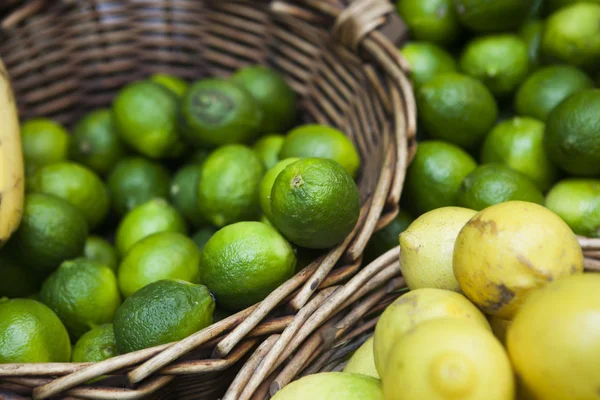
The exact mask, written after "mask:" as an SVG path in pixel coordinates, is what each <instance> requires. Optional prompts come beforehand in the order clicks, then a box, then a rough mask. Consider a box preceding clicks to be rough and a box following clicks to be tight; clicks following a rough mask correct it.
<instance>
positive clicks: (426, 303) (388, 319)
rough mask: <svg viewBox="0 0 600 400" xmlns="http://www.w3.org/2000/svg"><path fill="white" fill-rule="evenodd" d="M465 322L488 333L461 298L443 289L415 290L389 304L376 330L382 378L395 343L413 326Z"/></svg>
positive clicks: (479, 315) (476, 313)
mask: <svg viewBox="0 0 600 400" xmlns="http://www.w3.org/2000/svg"><path fill="white" fill-rule="evenodd" d="M443 317H452V318H458V319H466V320H468V321H470V322H471V323H473V324H475V326H477V327H478V328H479V329H481V330H483V329H487V330H491V328H490V325H489V323H488V321H487V319H486V318H485V316H484V315H483V314H482V313H481V312H480V311H479V310H478V309H477V307H475V306H474V305H473V304H472V303H471V302H469V300H467V299H466V297H464V296H463V295H461V294H459V293H456V292H453V291H450V290H442V289H432V288H424V289H415V290H411V291H410V292H408V293H406V294H404V295H402V296H401V297H400V298H398V299H397V300H396V301H394V302H393V303H392V304H391V305H389V306H388V307H387V308H386V309H385V311H384V312H383V314H382V315H381V317H380V318H379V321H378V322H377V326H376V327H375V342H374V351H375V365H376V366H377V371H378V372H379V376H384V375H385V373H386V371H385V370H386V366H387V363H388V357H389V356H390V354H392V353H391V350H392V348H393V346H394V344H395V343H396V342H397V341H398V340H400V339H401V338H402V336H404V335H405V334H406V333H407V332H409V331H411V330H414V328H415V327H416V326H418V325H419V324H421V323H423V322H424V321H429V320H432V319H437V318H443Z"/></svg>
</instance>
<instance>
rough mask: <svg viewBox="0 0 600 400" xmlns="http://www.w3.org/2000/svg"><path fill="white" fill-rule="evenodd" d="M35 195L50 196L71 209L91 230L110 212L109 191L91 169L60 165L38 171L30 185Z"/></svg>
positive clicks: (73, 164) (73, 165) (66, 164)
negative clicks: (65, 203)
mask: <svg viewBox="0 0 600 400" xmlns="http://www.w3.org/2000/svg"><path fill="white" fill-rule="evenodd" d="M30 185H31V186H30V189H31V190H32V191H34V192H37V193H45V194H51V195H54V196H56V197H60V198H61V199H64V200H66V201H68V202H69V203H71V204H72V205H74V206H75V207H76V208H77V209H78V210H79V211H81V212H82V213H83V215H84V216H85V218H86V220H87V223H88V226H89V228H90V230H93V229H95V228H96V227H97V226H98V225H100V224H101V223H102V222H103V221H104V219H105V218H106V216H107V215H108V211H109V208H110V199H109V197H108V189H107V188H106V186H105V185H104V182H102V180H101V179H100V178H99V177H98V176H97V175H96V174H95V173H94V172H93V171H91V170H90V169H88V168H86V167H84V166H82V165H79V164H76V163H73V162H60V163H56V164H51V165H46V166H44V167H42V168H39V169H38V170H37V171H36V173H35V174H34V176H33V177H32V181H31V183H30Z"/></svg>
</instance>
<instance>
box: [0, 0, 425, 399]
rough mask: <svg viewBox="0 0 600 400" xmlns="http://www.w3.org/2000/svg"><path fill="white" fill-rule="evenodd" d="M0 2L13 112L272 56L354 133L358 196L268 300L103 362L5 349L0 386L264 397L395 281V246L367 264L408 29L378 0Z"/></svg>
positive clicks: (92, 102)
mask: <svg viewBox="0 0 600 400" xmlns="http://www.w3.org/2000/svg"><path fill="white" fill-rule="evenodd" d="M2 4H3V8H0V13H3V14H2V15H3V17H2V20H1V21H0V30H1V31H0V57H2V58H3V60H4V61H5V63H6V65H7V68H8V71H9V74H10V75H11V78H12V81H13V85H14V89H15V92H16V95H17V99H18V102H19V109H20V113H21V117H22V118H24V119H26V118H31V117H36V116H46V117H51V118H55V119H56V120H58V121H61V122H63V123H65V124H67V126H72V125H73V123H74V122H75V121H76V120H77V119H78V118H79V117H81V115H82V114H83V113H85V112H87V111H89V110H90V109H92V108H95V107H100V106H106V105H108V104H110V101H111V99H112V98H113V96H114V95H115V93H116V91H117V90H118V89H119V88H120V87H121V86H123V85H124V84H126V83H128V82H130V81H133V80H136V79H140V78H143V77H145V76H148V75H149V74H151V73H155V72H166V73H173V74H176V75H179V76H181V77H183V78H187V79H189V80H194V79H198V78H200V77H204V76H227V75H228V74H230V73H231V72H232V71H233V70H235V69H237V68H239V67H241V66H243V65H248V64H268V65H270V66H272V67H273V68H275V69H277V70H279V71H280V72H281V73H282V74H283V75H284V76H285V78H286V80H287V81H288V82H289V84H290V85H291V86H292V87H293V88H294V90H295V91H296V92H297V93H298V94H299V97H300V99H301V101H300V107H301V114H302V119H303V120H304V121H306V122H309V121H311V122H318V123H324V124H329V125H332V126H336V127H338V128H340V129H341V130H343V131H344V132H346V133H347V134H348V136H349V137H350V138H351V139H352V141H353V142H354V143H355V145H356V146H357V148H358V149H359V152H360V155H361V158H362V170H361V174H360V177H359V179H358V185H359V190H360V193H361V204H362V207H361V214H360V219H359V222H358V224H357V226H356V228H355V230H354V231H353V232H352V233H351V234H350V235H349V236H348V238H347V239H346V240H345V241H344V242H343V243H342V244H340V245H338V246H337V247H335V248H333V249H331V250H330V251H329V252H328V253H327V254H326V255H323V256H321V257H320V258H319V259H317V260H316V261H315V262H313V263H312V264H310V265H309V266H307V267H306V268H305V269H303V270H302V271H300V272H299V273H298V274H297V275H296V276H294V277H293V278H292V279H290V280H289V281H288V282H286V283H285V284H283V285H282V286H281V287H279V288H278V289H277V290H275V291H274V292H273V293H272V294H271V295H270V296H269V297H268V298H267V299H265V300H264V301H263V302H262V303H260V304H257V305H255V306H252V307H250V308H248V309H246V310H244V311H241V312H239V313H237V314H236V315H233V316H231V317H229V318H227V319H225V320H222V321H220V322H218V323H216V324H213V325H212V326H210V327H209V328H207V329H205V330H203V331H201V332H198V333H196V334H194V335H192V336H190V337H189V338H187V339H185V340H183V341H181V342H178V343H174V344H167V345H163V346H159V347H156V348H151V349H146V350H142V351H138V352H135V353H130V354H125V355H122V356H118V357H115V358H112V359H109V360H106V361H104V362H100V363H95V364H73V363H65V364H19V365H0V398H3V396H4V395H3V394H2V393H11V394H10V395H7V396H8V397H9V398H19V397H18V396H31V395H33V397H35V398H38V399H43V398H48V397H54V396H57V397H61V398H65V397H71V398H73V397H76V398H86V399H99V398H111V399H137V398H143V397H151V398H156V399H161V398H164V399H170V398H181V399H216V398H218V397H219V396H221V395H222V394H223V393H225V391H226V390H227V394H226V395H225V397H224V398H226V399H243V398H265V397H267V398H268V397H269V390H270V388H272V389H273V390H276V389H277V387H281V386H283V385H284V384H286V383H287V382H289V381H290V380H292V379H293V378H295V377H296V376H298V374H299V373H301V372H302V373H307V372H311V371H316V370H318V369H320V368H321V367H322V366H325V367H327V364H328V362H329V361H330V360H333V361H335V360H336V359H338V358H339V356H340V354H343V353H345V352H348V351H350V350H351V349H352V348H353V347H356V344H357V343H359V342H360V341H361V340H362V339H363V333H364V332H367V331H368V330H369V329H372V328H373V326H374V324H375V321H376V318H377V314H378V312H379V313H380V311H381V310H382V309H383V308H384V307H385V306H386V305H387V304H389V303H390V302H391V301H392V300H393V299H394V298H395V297H396V296H397V293H396V292H395V291H396V289H399V288H401V287H402V286H403V283H402V280H401V278H397V277H398V276H399V273H400V271H399V268H398V250H397V249H396V250H392V251H390V252H389V253H387V254H386V255H384V256H382V257H381V258H380V259H378V260H376V261H375V262H373V263H371V264H370V265H368V266H366V267H361V254H362V252H363V249H364V247H365V245H366V243H367V241H368V240H369V238H370V237H371V235H372V234H373V232H374V231H375V230H377V229H380V228H382V227H383V226H385V225H386V224H387V223H388V222H389V221H391V220H392V219H393V218H394V217H395V216H396V214H397V211H398V201H399V198H400V192H401V189H402V185H403V181H404V173H405V170H406V167H407V164H408V162H409V161H410V159H411V158H412V156H413V154H414V150H415V139H414V137H415V119H416V118H415V105H414V100H413V97H412V92H411V87H410V84H409V81H408V80H407V78H406V76H405V71H406V70H407V68H406V66H405V64H404V62H403V60H402V59H401V58H400V56H399V54H398V52H397V50H396V46H395V45H393V44H392V41H391V40H390V39H389V38H390V37H393V38H394V39H398V40H402V38H403V37H404V34H405V30H404V29H403V25H402V23H401V21H400V20H399V19H398V18H397V17H395V14H394V13H393V8H392V6H391V4H390V3H389V2H388V1H386V0H354V1H342V0H296V1H293V0H288V1H286V0H275V1H266V0H263V1H257V0H254V1H251V0H246V1H243V0H238V1H228V0H214V1H200V0H129V1H124V0H121V1H116V0H71V1H67V0H63V1H61V0H54V1H51V0H29V1H27V2H24V3H23V2H22V1H18V0H10V1H8V2H2ZM395 293H396V294H395ZM332 346H334V347H332ZM308 364H310V367H309V368H305V367H306V366H307V365H308ZM98 377H102V378H101V379H100V380H99V381H96V382H94V383H93V384H86V382H89V381H90V380H91V379H94V378H98ZM227 388H229V389H227Z"/></svg>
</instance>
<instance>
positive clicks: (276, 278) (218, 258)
mask: <svg viewBox="0 0 600 400" xmlns="http://www.w3.org/2000/svg"><path fill="white" fill-rule="evenodd" d="M296 262H297V261H296V256H295V255H294V250H293V249H292V246H291V245H290V244H289V243H288V242H287V241H286V240H285V239H284V238H283V237H282V236H281V235H280V234H279V233H278V232H277V231H276V230H275V229H274V228H272V227H270V226H268V225H266V224H263V223H262V222H254V221H247V222H238V223H236V224H232V225H229V226H226V227H224V228H222V229H221V230H219V231H218V232H217V233H215V234H214V235H213V236H212V237H211V238H210V240H209V241H208V243H206V246H204V249H203V250H202V255H201V258H200V276H201V279H202V282H203V283H204V284H205V285H206V286H207V287H208V289H209V290H210V291H211V292H212V293H213V294H214V295H215V298H216V300H217V304H218V305H219V307H223V308H225V309H228V310H232V311H237V310H242V309H244V308H246V307H249V306H251V305H252V304H255V303H258V302H259V301H261V300H263V299H264V298H265V297H267V295H269V293H271V292H272V291H273V290H275V289H276V288H277V287H278V286H279V285H281V284H282V283H284V282H285V281H286V280H288V279H289V278H291V277H292V275H294V272H295V268H296Z"/></svg>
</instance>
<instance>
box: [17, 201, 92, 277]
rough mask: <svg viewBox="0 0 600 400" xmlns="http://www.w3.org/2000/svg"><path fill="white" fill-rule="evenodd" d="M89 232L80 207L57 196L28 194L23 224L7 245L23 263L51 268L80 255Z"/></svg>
mask: <svg viewBox="0 0 600 400" xmlns="http://www.w3.org/2000/svg"><path fill="white" fill-rule="evenodd" d="M87 235H88V227H87V223H86V221H85V217H84V216H83V214H82V213H81V212H80V211H79V210H78V209H77V208H75V207H74V206H72V205H71V204H69V203H68V202H66V201H65V200H63V199H61V198H58V197H55V196H50V195H47V194H29V195H28V196H26V198H25V203H24V206H23V219H22V220H21V225H20V227H19V229H18V230H17V231H16V232H15V234H14V235H13V237H12V238H11V240H10V241H9V242H8V245H7V247H10V250H11V251H14V254H15V255H16V257H17V261H18V262H19V263H20V264H22V265H24V266H26V267H31V268H34V269H36V270H40V271H46V272H50V271H52V270H54V269H56V268H57V267H58V266H59V265H60V263H61V262H63V261H64V260H69V259H72V258H76V257H79V256H81V255H82V254H83V248H84V246H85V240H86V237H87Z"/></svg>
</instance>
